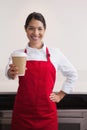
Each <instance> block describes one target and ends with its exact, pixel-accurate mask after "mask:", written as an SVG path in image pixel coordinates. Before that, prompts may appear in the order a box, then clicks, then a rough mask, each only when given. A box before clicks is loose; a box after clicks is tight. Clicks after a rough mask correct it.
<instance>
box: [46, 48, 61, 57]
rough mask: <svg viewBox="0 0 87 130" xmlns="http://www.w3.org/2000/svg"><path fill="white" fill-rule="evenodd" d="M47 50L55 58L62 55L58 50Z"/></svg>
mask: <svg viewBox="0 0 87 130" xmlns="http://www.w3.org/2000/svg"><path fill="white" fill-rule="evenodd" d="M48 50H49V53H50V54H51V55H55V56H57V57H58V56H61V55H63V53H62V51H61V50H60V49H59V48H48Z"/></svg>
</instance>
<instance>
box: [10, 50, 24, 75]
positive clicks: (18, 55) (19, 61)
mask: <svg viewBox="0 0 87 130" xmlns="http://www.w3.org/2000/svg"><path fill="white" fill-rule="evenodd" d="M26 58H27V55H26V53H24V52H14V53H12V63H13V64H14V65H16V66H17V67H18V76H24V75H25V68H26Z"/></svg>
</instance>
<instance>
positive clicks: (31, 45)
mask: <svg viewBox="0 0 87 130" xmlns="http://www.w3.org/2000/svg"><path fill="white" fill-rule="evenodd" d="M28 45H29V46H30V47H31V48H36V49H41V48H42V47H43V43H40V44H31V43H29V44H28Z"/></svg>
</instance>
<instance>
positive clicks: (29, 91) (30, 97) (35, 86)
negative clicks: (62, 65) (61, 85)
mask: <svg viewBox="0 0 87 130" xmlns="http://www.w3.org/2000/svg"><path fill="white" fill-rule="evenodd" d="M46 55H47V61H35V60H34V61H32V60H29V61H27V64H26V67H27V70H26V73H25V76H19V87H18V92H17V95H16V99H15V104H14V111H13V118H12V130H19V129H20V130H58V121H57V110H56V104H55V103H54V102H52V101H51V100H50V98H49V96H50V93H52V90H53V87H54V83H55V77H56V70H55V68H54V66H53V64H52V63H51V61H50V54H49V52H48V49H47V48H46Z"/></svg>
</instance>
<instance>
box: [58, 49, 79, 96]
mask: <svg viewBox="0 0 87 130" xmlns="http://www.w3.org/2000/svg"><path fill="white" fill-rule="evenodd" d="M58 55H59V60H58V62H57V65H58V69H59V70H60V71H61V73H62V74H63V76H64V77H66V78H65V81H64V83H63V85H62V91H64V92H65V93H67V94H69V93H71V92H72V90H73V87H74V86H75V83H76V81H77V79H78V74H77V70H76V68H75V67H74V66H73V65H72V64H71V63H70V61H69V60H68V59H67V58H66V57H65V56H64V54H63V53H62V52H61V51H60V50H59V51H58Z"/></svg>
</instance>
